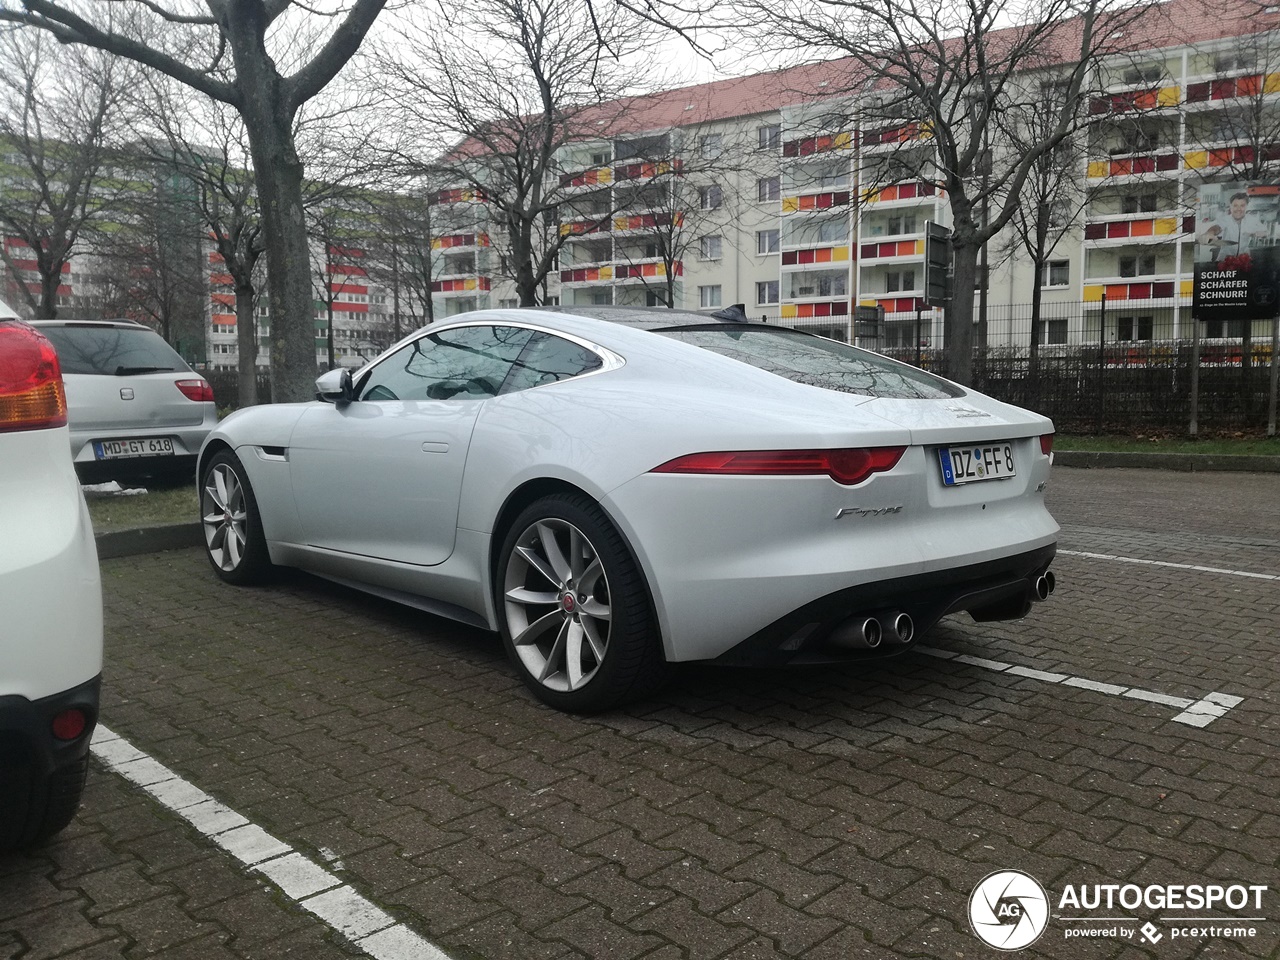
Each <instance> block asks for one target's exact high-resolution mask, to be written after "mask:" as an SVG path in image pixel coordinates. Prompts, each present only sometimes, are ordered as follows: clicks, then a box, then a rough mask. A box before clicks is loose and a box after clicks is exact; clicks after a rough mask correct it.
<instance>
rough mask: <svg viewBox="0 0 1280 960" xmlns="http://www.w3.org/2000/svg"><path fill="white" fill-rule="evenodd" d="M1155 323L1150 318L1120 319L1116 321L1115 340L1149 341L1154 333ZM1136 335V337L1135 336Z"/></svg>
mask: <svg viewBox="0 0 1280 960" xmlns="http://www.w3.org/2000/svg"><path fill="white" fill-rule="evenodd" d="M1154 328H1155V322H1154V320H1153V319H1152V318H1151V317H1138V318H1137V322H1136V323H1135V322H1134V318H1133V317H1120V318H1119V319H1117V320H1116V339H1117V340H1150V339H1151V334H1152V333H1153V332H1154ZM1135 334H1136V336H1135Z"/></svg>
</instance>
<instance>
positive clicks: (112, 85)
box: [0, 30, 125, 318]
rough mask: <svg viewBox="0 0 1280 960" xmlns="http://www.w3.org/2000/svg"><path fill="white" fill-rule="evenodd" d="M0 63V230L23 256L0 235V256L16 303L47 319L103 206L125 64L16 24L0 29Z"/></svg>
mask: <svg viewBox="0 0 1280 960" xmlns="http://www.w3.org/2000/svg"><path fill="white" fill-rule="evenodd" d="M0 61H3V62H4V63H5V64H6V66H5V69H4V70H0V149H2V150H3V152H4V154H6V155H7V160H6V162H5V164H4V166H5V167H6V168H7V170H6V173H7V175H8V176H9V177H10V178H11V181H12V183H11V185H10V186H8V187H6V188H5V189H3V190H0V231H2V232H3V233H5V234H8V235H9V236H10V237H12V238H13V239H15V240H18V241H20V243H21V247H20V251H21V255H18V254H16V253H15V252H14V251H12V250H11V249H10V247H9V244H5V243H0V258H3V261H4V265H5V267H6V268H7V269H8V271H9V274H10V277H11V279H12V282H13V288H14V292H16V293H17V295H18V297H19V298H20V300H19V302H20V303H21V304H23V305H25V306H26V308H27V309H28V310H30V312H31V313H32V315H34V316H36V317H41V318H52V317H56V316H57V315H58V288H59V287H60V286H61V285H63V284H64V283H65V282H66V281H65V277H64V272H65V271H66V270H67V269H68V268H69V264H70V262H71V259H72V256H73V255H74V254H75V253H76V252H77V251H78V250H79V249H81V247H82V245H83V241H84V240H85V234H86V231H89V230H91V229H92V225H93V221H94V219H95V217H97V216H98V215H99V214H100V213H102V212H103V209H104V207H107V206H109V194H110V193H111V192H112V191H111V190H110V189H109V188H108V187H107V186H106V185H105V184H104V182H103V181H104V180H105V176H104V172H105V168H106V166H107V164H108V163H110V162H111V158H112V156H113V154H112V149H113V146H112V143H111V137H112V134H113V130H112V125H113V123H114V122H115V119H116V114H117V112H118V111H117V108H118V106H119V100H120V91H121V88H122V87H123V86H124V82H123V74H124V72H125V71H124V70H123V69H121V68H120V66H119V65H118V64H114V63H112V62H111V60H110V58H108V57H104V56H102V55H99V54H97V53H95V52H94V51H88V50H82V49H72V50H67V49H62V48H60V47H59V46H58V44H56V43H55V42H53V40H52V39H50V38H49V37H47V36H44V35H42V34H32V33H28V32H26V31H15V30H6V31H3V32H0ZM31 272H34V273H35V274H36V277H37V278H38V279H37V280H35V281H34V282H31V281H28V279H27V276H28V274H29V273H31ZM33 287H34V289H33Z"/></svg>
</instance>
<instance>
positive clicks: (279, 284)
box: [0, 0, 387, 400]
mask: <svg viewBox="0 0 1280 960" xmlns="http://www.w3.org/2000/svg"><path fill="white" fill-rule="evenodd" d="M386 2H387V0H352V2H351V4H350V5H349V6H347V7H346V8H345V10H340V11H337V12H323V11H316V10H314V9H313V8H312V7H310V6H307V5H304V4H302V3H299V2H296V0H205V3H204V4H203V6H201V7H196V6H186V5H183V4H182V3H180V2H178V0H173V2H165V0H145V2H144V3H141V4H139V5H136V6H131V7H129V8H128V10H127V11H124V12H122V11H121V5H120V4H119V3H117V2H114V0H84V2H82V3H80V4H78V5H76V7H75V8H74V9H72V8H71V7H70V6H64V5H63V4H61V3H58V2H57V0H0V21H9V22H11V23H20V24H25V25H29V26H33V27H38V28H40V29H41V30H44V31H46V32H48V33H50V34H52V35H53V37H54V38H55V39H57V40H58V41H59V42H61V43H64V44H82V45H85V46H90V47H96V48H98V49H101V50H105V51H107V52H108V53H112V54H115V55H117V56H120V57H126V58H128V59H130V60H133V61H136V62H138V63H140V64H142V65H144V66H146V67H149V68H151V69H153V70H156V71H159V72H160V73H163V74H165V75H167V76H170V77H172V78H174V79H175V80H178V81H179V82H181V83H184V84H186V85H187V86H189V87H191V88H193V89H195V90H198V91H200V92H201V93H204V94H206V95H207V96H209V97H212V98H213V99H214V100H218V101H220V102H222V103H226V104H228V105H230V106H231V107H233V108H234V109H235V110H236V111H237V112H238V113H239V114H240V116H241V118H242V119H243V120H244V124H245V131H246V135H247V138H248V141H249V147H250V154H251V156H252V159H253V169H254V175H255V178H256V182H257V188H258V199H259V203H260V204H261V210H262V220H263V233H264V236H265V240H266V243H265V247H266V256H267V264H268V274H269V283H270V302H271V353H272V357H271V364H272V394H273V397H274V398H275V399H277V400H305V399H309V398H310V397H311V395H312V393H313V385H312V381H313V379H314V376H315V368H316V364H315V342H314V329H313V321H312V308H311V276H310V261H309V257H308V243H307V234H306V222H305V218H304V216H303V201H302V188H303V163H302V160H301V158H300V156H299V153H298V149H297V144H296V142H295V138H294V118H295V116H296V115H297V113H298V110H299V108H300V107H302V105H303V104H305V103H307V102H308V101H310V100H311V99H312V98H314V97H315V96H317V95H318V94H319V93H320V92H321V91H322V90H324V88H325V87H326V86H327V85H328V84H329V83H330V81H332V80H333V79H334V77H335V76H336V75H337V74H338V71H340V70H341V69H342V68H343V66H344V65H345V64H346V63H347V62H348V60H350V59H351V57H352V56H354V55H355V53H356V51H357V50H358V49H359V47H360V44H361V43H362V41H363V40H364V37H365V35H366V33H367V32H368V30H369V28H370V27H371V26H372V25H373V22H374V20H375V19H376V18H377V16H378V14H379V13H380V12H381V11H382V9H383V7H384V6H385V5H386ZM326 26H328V27H329V29H328V32H327V37H317V42H316V44H315V45H314V47H313V48H312V51H309V52H308V54H307V55H305V56H299V57H298V59H297V62H296V69H294V70H293V72H292V73H289V74H287V75H286V74H285V73H283V72H282V68H281V66H280V64H282V63H292V56H291V55H293V54H296V53H297V51H298V50H299V48H300V47H301V46H303V44H300V43H299V38H302V39H303V40H304V41H305V40H306V39H307V35H308V34H319V33H320V31H321V30H323V29H324V27H326ZM285 69H287V67H286V68H285Z"/></svg>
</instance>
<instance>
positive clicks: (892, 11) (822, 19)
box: [734, 0, 1158, 383]
mask: <svg viewBox="0 0 1280 960" xmlns="http://www.w3.org/2000/svg"><path fill="white" fill-rule="evenodd" d="M734 9H735V10H737V11H740V12H741V13H742V14H743V15H744V16H745V17H746V18H747V19H748V20H749V21H750V22H751V23H752V24H753V25H754V26H755V27H756V28H757V29H759V30H762V31H763V30H766V29H767V31H768V36H769V39H770V42H772V43H773V44H775V45H777V44H778V42H779V40H781V41H782V42H783V43H784V44H789V45H790V46H792V47H793V48H794V49H796V50H798V51H803V54H804V56H806V57H809V58H812V57H831V56H838V57H843V58H846V59H845V60H844V61H843V64H842V65H843V67H844V68H845V78H844V80H843V81H841V80H840V79H839V77H840V74H839V72H838V71H837V70H833V71H832V75H831V83H830V84H829V87H828V91H829V94H830V95H831V96H832V98H833V99H835V98H837V97H838V96H839V95H844V96H846V97H850V98H853V99H854V101H855V102H856V104H857V110H858V119H859V123H860V126H861V129H862V141H861V142H862V145H863V146H864V147H866V146H867V145H869V144H870V145H876V146H890V147H892V148H893V149H891V150H889V151H888V152H886V153H882V154H880V155H879V156H878V157H877V159H876V160H875V162H872V163H866V164H864V166H863V176H864V181H863V182H862V183H861V184H860V187H861V189H862V190H863V191H864V192H865V191H868V190H874V189H876V188H877V187H878V186H880V185H887V184H889V183H893V182H897V181H902V180H912V179H914V180H922V181H924V182H926V183H929V184H932V185H933V186H935V188H937V189H941V190H945V191H946V195H947V199H948V202H949V203H950V207H951V217H952V244H953V250H954V283H953V299H952V302H951V304H950V307H949V308H948V310H947V311H946V319H945V336H946V347H947V353H948V357H949V375H950V376H952V377H953V378H955V379H957V380H959V381H960V382H962V383H970V382H972V379H973V346H974V328H973V298H974V293H975V290H976V289H977V287H978V280H979V277H978V259H979V253H980V251H981V250H982V249H983V248H984V246H985V245H986V243H987V241H988V240H990V239H991V238H992V237H994V236H995V235H996V234H998V233H999V232H1000V231H1001V230H1002V229H1003V228H1004V227H1005V225H1006V224H1007V223H1008V222H1009V221H1010V220H1011V219H1012V218H1013V216H1014V215H1015V213H1016V211H1017V209H1018V206H1019V198H1020V196H1021V194H1022V190H1023V187H1024V185H1025V183H1026V181H1027V178H1028V177H1029V176H1030V174H1031V171H1032V169H1033V168H1034V166H1035V165H1036V163H1037V162H1038V160H1039V159H1040V157H1041V156H1042V155H1044V154H1045V153H1048V152H1051V151H1053V150H1054V149H1055V148H1056V147H1057V146H1058V145H1059V144H1060V143H1061V142H1062V141H1063V140H1065V139H1066V138H1067V137H1068V136H1070V135H1071V133H1072V132H1073V131H1074V130H1076V129H1078V128H1079V126H1080V124H1081V123H1082V122H1083V120H1084V118H1085V111H1084V110H1083V109H1082V107H1083V105H1084V103H1085V101H1086V98H1087V95H1088V91H1089V86H1090V84H1091V83H1092V82H1093V78H1094V77H1095V76H1096V68H1097V64H1098V62H1099V60H1100V59H1101V58H1103V57H1105V56H1108V55H1111V54H1112V53H1113V52H1114V51H1116V50H1117V49H1119V45H1120V44H1123V43H1132V40H1128V41H1126V40H1124V39H1123V38H1124V36H1125V34H1126V33H1127V31H1126V29H1125V28H1126V27H1127V26H1130V25H1132V24H1133V23H1134V22H1135V21H1136V20H1137V19H1138V18H1140V17H1150V16H1158V13H1155V12H1153V10H1152V9H1151V6H1150V5H1146V4H1134V5H1131V6H1127V7H1123V8H1122V7H1121V6H1120V4H1119V2H1118V0H1046V2H1044V3H1041V4H1038V5H1036V6H1034V7H1031V6H1027V5H1015V4H1013V3H1011V2H1009V0H972V2H970V3H967V4H959V5H957V4H925V5H921V4H916V3H911V2H906V0H740V2H739V3H738V4H736V5H735V7H734ZM1010 21H1012V22H1013V25H1012V26H1006V25H1005V24H1006V23H1008V22H1010ZM1045 74H1047V75H1048V76H1050V77H1052V80H1053V82H1054V84H1055V85H1056V96H1055V100H1054V101H1053V106H1052V110H1051V112H1050V114H1049V116H1050V117H1051V122H1049V123H1047V124H1046V126H1045V128H1044V136H1043V138H1042V139H1040V140H1038V141H1036V142H1034V143H1030V144H1027V145H1026V149H1025V150H1023V151H1022V152H1018V151H1015V150H1012V149H1005V148H1002V145H1001V144H999V143H996V142H993V132H994V131H996V130H997V129H998V128H997V118H1000V117H1006V118H1007V117H1010V116H1017V115H1023V114H1026V113H1027V112H1028V111H1043V110H1044V98H1043V97H1042V96H1041V94H1040V90H1039V82H1038V79H1037V78H1038V77H1039V76H1042V75H1045ZM984 212H985V216H984Z"/></svg>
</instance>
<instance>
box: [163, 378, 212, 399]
mask: <svg viewBox="0 0 1280 960" xmlns="http://www.w3.org/2000/svg"><path fill="white" fill-rule="evenodd" d="M173 385H174V386H175V387H177V388H178V389H179V390H181V391H182V395H183V396H184V397H186V398H187V399H188V400H195V401H196V402H197V403H205V402H212V401H213V387H211V386H209V381H208V380H203V379H201V380H176V381H174V384H173Z"/></svg>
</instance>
